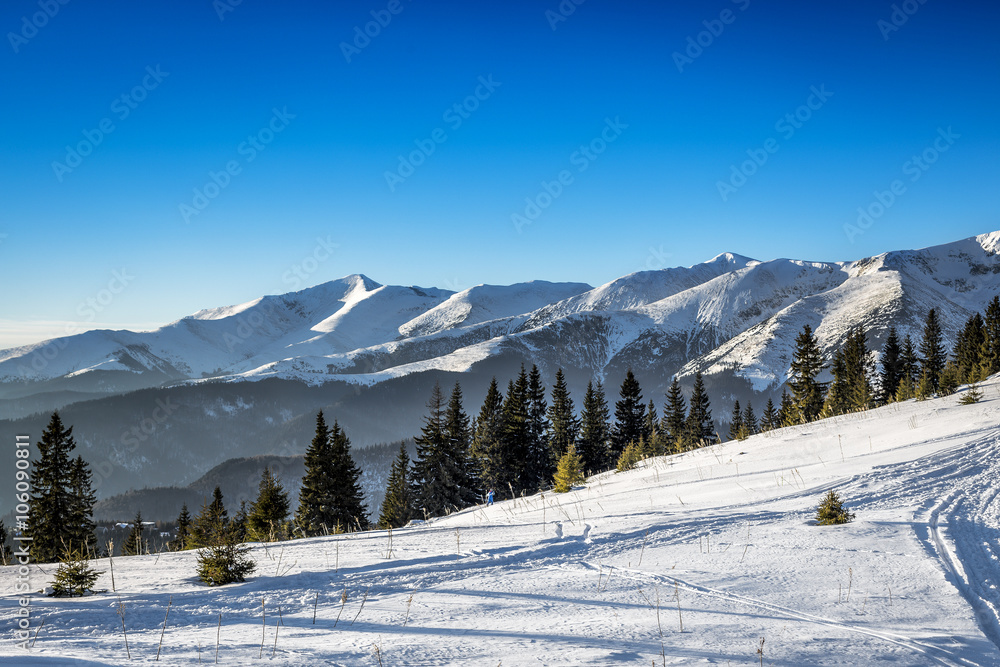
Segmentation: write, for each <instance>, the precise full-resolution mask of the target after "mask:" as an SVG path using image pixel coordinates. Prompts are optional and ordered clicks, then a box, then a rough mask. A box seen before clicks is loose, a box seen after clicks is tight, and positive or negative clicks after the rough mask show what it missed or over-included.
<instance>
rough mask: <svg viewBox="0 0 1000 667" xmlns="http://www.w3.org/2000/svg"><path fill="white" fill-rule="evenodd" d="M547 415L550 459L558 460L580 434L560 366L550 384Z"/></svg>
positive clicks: (578, 422)
mask: <svg viewBox="0 0 1000 667" xmlns="http://www.w3.org/2000/svg"><path fill="white" fill-rule="evenodd" d="M548 417H549V449H550V451H551V457H552V460H553V461H558V460H559V459H561V458H562V456H563V454H565V453H566V450H568V449H569V448H570V445H575V444H576V439H577V437H578V436H579V434H580V421H579V420H578V419H577V418H576V415H575V414H574V410H573V399H572V398H570V395H569V389H568V388H567V387H566V377H565V376H564V375H563V372H562V369H561V368H560V369H559V370H557V371H556V382H555V384H554V385H552V405H550V406H549V414H548Z"/></svg>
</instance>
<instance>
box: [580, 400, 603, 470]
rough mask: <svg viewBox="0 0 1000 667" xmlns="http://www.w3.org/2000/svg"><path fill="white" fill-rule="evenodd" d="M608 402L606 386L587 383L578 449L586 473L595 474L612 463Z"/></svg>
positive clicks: (581, 414)
mask: <svg viewBox="0 0 1000 667" xmlns="http://www.w3.org/2000/svg"><path fill="white" fill-rule="evenodd" d="M609 418H610V415H609V413H608V402H607V400H605V398H604V387H603V386H602V385H601V383H600V382H598V383H597V386H594V383H593V382H588V383H587V392H586V394H584V397H583V411H582V412H581V413H580V444H579V446H578V447H577V451H578V453H579V454H580V458H581V459H582V460H583V470H584V474H593V473H595V472H598V471H599V470H604V469H605V468H607V467H608V465H610V460H609V457H610V451H609V441H610V439H611V433H610V428H609V426H608V419H609Z"/></svg>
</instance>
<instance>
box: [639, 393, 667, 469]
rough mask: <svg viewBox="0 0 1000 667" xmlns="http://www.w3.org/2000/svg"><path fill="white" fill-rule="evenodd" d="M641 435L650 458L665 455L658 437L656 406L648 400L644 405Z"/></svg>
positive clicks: (660, 439) (661, 440)
mask: <svg viewBox="0 0 1000 667" xmlns="http://www.w3.org/2000/svg"><path fill="white" fill-rule="evenodd" d="M642 435H643V437H645V439H646V449H647V451H648V452H649V455H650V456H659V455H660V454H663V453H665V451H664V443H663V439H662V437H661V436H660V416H659V415H658V414H656V405H654V404H653V399H649V404H648V405H646V421H645V422H644V423H643V426H642Z"/></svg>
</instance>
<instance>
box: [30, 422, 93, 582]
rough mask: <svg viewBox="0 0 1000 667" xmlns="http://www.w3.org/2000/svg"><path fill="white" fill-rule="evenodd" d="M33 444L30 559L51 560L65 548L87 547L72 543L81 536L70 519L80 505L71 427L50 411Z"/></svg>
mask: <svg viewBox="0 0 1000 667" xmlns="http://www.w3.org/2000/svg"><path fill="white" fill-rule="evenodd" d="M36 446H37V447H38V453H39V455H40V456H39V459H38V460H37V461H35V462H34V465H33V466H32V468H31V476H30V480H31V497H30V498H29V500H28V521H27V531H26V532H27V534H28V536H29V537H31V539H32V542H31V547H30V549H31V557H32V560H33V561H35V562H38V563H51V562H54V561H57V560H59V559H60V557H61V556H62V554H63V551H64V550H65V549H66V548H69V549H80V548H82V549H83V550H86V547H85V546H83V545H80V544H76V545H74V544H72V542H73V539H74V538H76V539H79V538H80V526H79V525H73V522H74V521H75V520H78V519H79V510H80V507H81V505H80V504H79V503H78V502H77V499H76V498H74V497H73V464H72V460H71V459H70V453H71V452H72V451H73V449H74V448H75V447H76V442H75V441H74V440H73V427H72V426H70V427H69V428H65V427H64V426H63V423H62V420H61V419H60V418H59V413H58V412H53V413H52V417H51V418H50V419H49V423H48V426H46V427H45V430H44V431H43V432H42V438H41V440H39V441H38V443H37V444H36Z"/></svg>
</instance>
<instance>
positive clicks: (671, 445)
mask: <svg viewBox="0 0 1000 667" xmlns="http://www.w3.org/2000/svg"><path fill="white" fill-rule="evenodd" d="M686 419H687V404H686V403H685V401H684V393H683V392H682V391H681V383H680V381H679V380H678V379H677V376H676V375H675V376H674V379H673V381H672V382H671V383H670V389H668V390H667V402H666V404H665V405H664V406H663V421H662V422H661V423H660V431H661V432H662V433H663V437H664V438H665V440H666V442H667V443H668V444H667V447H666V449H667V451H672V452H677V451H680V449H681V443H682V442H683V440H684V422H685V420H686Z"/></svg>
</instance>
